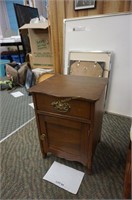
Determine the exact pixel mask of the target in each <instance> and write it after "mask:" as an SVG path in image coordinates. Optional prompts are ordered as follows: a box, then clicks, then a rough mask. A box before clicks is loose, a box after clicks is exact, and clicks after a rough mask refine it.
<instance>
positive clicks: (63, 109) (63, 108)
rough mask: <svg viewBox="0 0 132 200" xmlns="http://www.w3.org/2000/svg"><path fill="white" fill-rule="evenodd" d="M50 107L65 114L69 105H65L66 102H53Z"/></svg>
mask: <svg viewBox="0 0 132 200" xmlns="http://www.w3.org/2000/svg"><path fill="white" fill-rule="evenodd" d="M68 100H69V99H68ZM51 105H52V106H53V108H54V109H55V110H56V111H58V112H67V111H68V110H69V109H70V108H71V106H70V104H69V103H67V102H66V100H58V101H53V102H52V103H51Z"/></svg>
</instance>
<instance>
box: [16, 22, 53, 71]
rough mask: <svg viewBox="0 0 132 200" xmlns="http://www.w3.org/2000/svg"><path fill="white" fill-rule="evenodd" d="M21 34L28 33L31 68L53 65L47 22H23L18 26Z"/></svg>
mask: <svg viewBox="0 0 132 200" xmlns="http://www.w3.org/2000/svg"><path fill="white" fill-rule="evenodd" d="M19 30H20V32H21V34H28V37H29V40H30V46H31V55H32V62H31V67H32V68H37V67H39V68H48V67H49V68H51V67H53V56H52V52H51V42H50V40H49V33H48V30H49V25H48V22H44V23H36V24H25V25H24V26H22V27H20V29H19Z"/></svg>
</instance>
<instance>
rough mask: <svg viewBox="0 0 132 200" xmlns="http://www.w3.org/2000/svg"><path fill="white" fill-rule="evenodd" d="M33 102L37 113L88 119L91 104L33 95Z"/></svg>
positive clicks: (70, 99) (81, 100)
mask: <svg viewBox="0 0 132 200" xmlns="http://www.w3.org/2000/svg"><path fill="white" fill-rule="evenodd" d="M35 101H36V108H37V110H39V111H46V112H50V113H57V114H61V115H68V116H74V117H79V118H85V119H90V115H91V109H90V108H91V103H90V102H88V101H85V100H83V99H77V98H76V99H75V98H74V99H72V98H68V97H65V98H63V97H62V98H61V97H54V96H50V95H45V94H35Z"/></svg>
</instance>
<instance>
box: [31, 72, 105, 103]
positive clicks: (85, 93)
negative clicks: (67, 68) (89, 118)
mask: <svg viewBox="0 0 132 200" xmlns="http://www.w3.org/2000/svg"><path fill="white" fill-rule="evenodd" d="M106 84H107V79H106V78H93V77H86V76H71V75H58V74H57V75H54V76H52V77H51V78H49V79H46V80H45V81H43V82H41V83H39V84H37V85H35V86H33V87H32V88H30V90H29V92H31V93H42V94H47V95H52V96H56V97H73V98H83V99H86V100H91V101H96V100H98V99H99V98H100V96H101V95H102V92H103V91H104V88H105V86H106Z"/></svg>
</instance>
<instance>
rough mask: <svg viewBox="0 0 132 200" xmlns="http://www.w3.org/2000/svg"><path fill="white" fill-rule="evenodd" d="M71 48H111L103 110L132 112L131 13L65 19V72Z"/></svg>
mask: <svg viewBox="0 0 132 200" xmlns="http://www.w3.org/2000/svg"><path fill="white" fill-rule="evenodd" d="M70 51H84V52H85V51H105V52H107V51H110V52H112V68H111V76H110V84H109V88H108V100H107V106H106V110H107V111H108V112H112V113H116V114H120V115H125V116H132V97H131V95H132V94H131V93H132V89H131V88H132V70H131V68H132V14H131V13H125V14H124V13H123V14H118V15H117V14H116V15H100V16H95V17H81V18H71V19H65V20H64V74H67V72H68V70H67V69H68V55H69V52H70Z"/></svg>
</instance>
